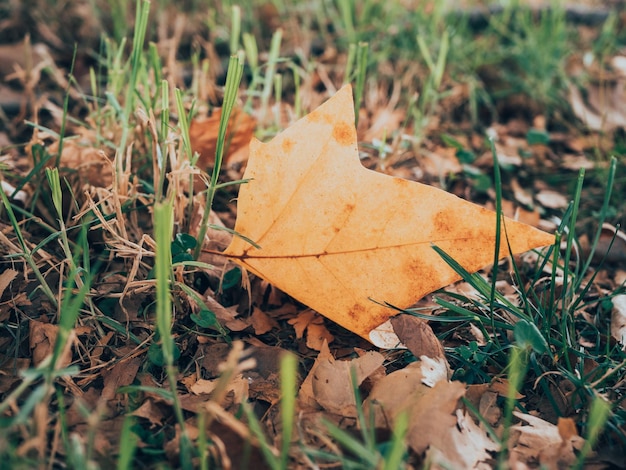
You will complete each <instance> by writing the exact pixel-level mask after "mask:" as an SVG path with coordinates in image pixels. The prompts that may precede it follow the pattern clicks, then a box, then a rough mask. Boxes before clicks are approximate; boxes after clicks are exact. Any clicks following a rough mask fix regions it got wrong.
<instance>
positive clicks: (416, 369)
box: [366, 362, 465, 454]
mask: <svg viewBox="0 0 626 470" xmlns="http://www.w3.org/2000/svg"><path fill="white" fill-rule="evenodd" d="M423 366H424V365H423V364H422V363H421V362H414V363H411V364H409V365H408V366H407V367H405V368H404V369H401V370H398V371H396V372H393V373H391V374H389V375H388V376H386V377H383V378H382V379H380V380H379V381H378V382H376V384H374V387H373V388H372V391H371V392H370V395H369V397H368V399H367V400H366V408H367V409H371V408H372V407H373V410H374V417H375V422H376V426H377V427H381V428H386V427H387V428H390V427H393V423H394V422H395V420H396V418H397V416H398V415H399V414H400V413H408V416H409V430H408V434H407V442H408V443H409V445H410V446H411V448H412V449H413V450H414V451H415V452H417V453H418V454H421V453H422V452H424V451H425V450H426V449H427V448H428V447H430V446H434V447H436V448H438V449H440V450H444V449H447V443H448V442H449V439H448V434H449V432H450V428H453V427H455V425H456V418H455V416H454V411H455V410H456V409H457V402H458V400H459V398H461V397H462V396H463V394H464V393H465V385H464V384H462V383H461V382H448V381H447V380H439V381H438V382H437V383H435V384H434V387H432V388H431V387H429V386H428V385H426V384H424V380H425V374H424V372H423V369H422V368H423Z"/></svg>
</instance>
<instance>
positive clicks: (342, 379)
mask: <svg viewBox="0 0 626 470" xmlns="http://www.w3.org/2000/svg"><path fill="white" fill-rule="evenodd" d="M318 360H319V364H317V367H316V369H315V373H314V374H313V380H312V383H311V385H312V387H313V394H314V397H315V401H317V403H318V404H319V405H320V406H321V407H322V408H324V409H325V410H326V411H329V412H331V413H334V414H337V415H340V416H345V417H349V418H356V417H357V408H356V401H355V396H354V387H355V386H357V387H358V386H359V385H361V383H362V382H363V380H365V379H366V378H367V377H369V376H370V375H371V374H373V373H374V372H375V371H376V370H377V369H378V368H379V367H381V366H382V365H383V361H384V358H383V356H382V354H380V353H378V352H376V351H368V352H366V353H365V354H364V355H363V356H361V357H358V358H356V359H352V360H351V361H336V360H335V359H334V358H333V357H332V356H330V357H328V358H322V359H321V360H320V359H318ZM316 362H317V361H316ZM353 369H354V371H355V374H356V384H353V382H352V370H353Z"/></svg>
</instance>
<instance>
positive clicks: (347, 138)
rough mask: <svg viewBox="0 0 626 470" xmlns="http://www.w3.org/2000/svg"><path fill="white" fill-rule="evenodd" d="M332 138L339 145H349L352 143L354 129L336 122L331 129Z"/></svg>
mask: <svg viewBox="0 0 626 470" xmlns="http://www.w3.org/2000/svg"><path fill="white" fill-rule="evenodd" d="M333 138H334V139H335V140H336V141H337V142H338V143H339V144H340V145H351V144H353V143H354V128H353V127H352V126H350V125H349V124H346V123H345V122H338V123H337V124H335V126H334V127H333Z"/></svg>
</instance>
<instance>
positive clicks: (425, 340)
mask: <svg viewBox="0 0 626 470" xmlns="http://www.w3.org/2000/svg"><path fill="white" fill-rule="evenodd" d="M391 325H392V326H393V331H394V332H395V333H396V335H398V338H399V339H400V341H402V343H403V344H404V345H405V346H406V347H407V349H408V350H409V351H411V352H412V353H413V355H414V356H415V357H421V356H427V357H431V358H439V359H444V360H445V357H446V355H445V352H444V350H443V345H442V344H441V342H440V341H439V339H438V338H437V336H435V333H434V332H433V329H432V328H431V327H430V325H429V324H428V323H427V322H426V321H425V320H422V319H421V318H417V317H414V316H412V315H397V316H395V317H393V318H392V319H391Z"/></svg>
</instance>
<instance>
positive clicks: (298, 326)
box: [287, 309, 335, 351]
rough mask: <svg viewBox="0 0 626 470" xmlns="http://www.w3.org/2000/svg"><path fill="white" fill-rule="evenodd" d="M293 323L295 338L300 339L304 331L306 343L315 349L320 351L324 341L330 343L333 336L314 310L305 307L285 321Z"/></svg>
mask: <svg viewBox="0 0 626 470" xmlns="http://www.w3.org/2000/svg"><path fill="white" fill-rule="evenodd" d="M287 323H289V324H290V325H293V328H294V330H295V331H296V338H298V339H300V338H302V336H303V335H304V333H305V332H306V345H307V347H308V348H310V349H313V350H315V351H320V350H321V349H322V345H323V344H324V341H326V343H328V344H330V343H332V342H333V340H334V339H335V337H334V336H333V335H332V334H331V333H330V331H328V330H327V329H326V327H325V326H324V321H323V318H322V317H321V316H320V315H319V314H318V313H317V312H315V311H314V310H311V309H307V310H305V311H304V312H302V313H300V314H298V315H296V316H295V317H294V318H291V319H290V320H288V321H287Z"/></svg>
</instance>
